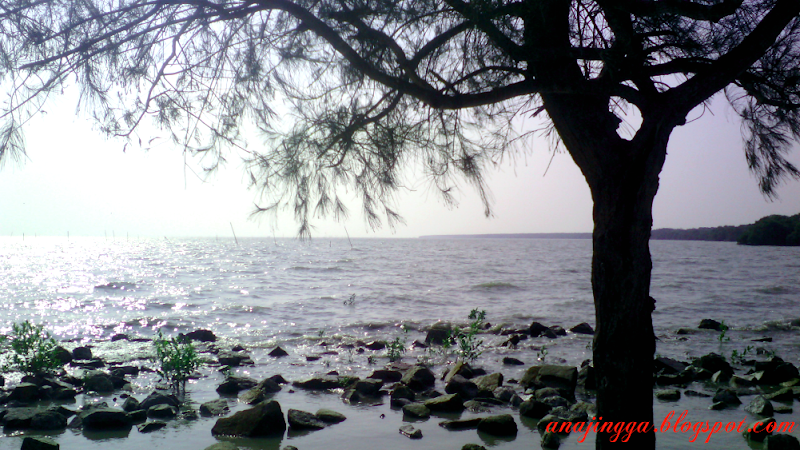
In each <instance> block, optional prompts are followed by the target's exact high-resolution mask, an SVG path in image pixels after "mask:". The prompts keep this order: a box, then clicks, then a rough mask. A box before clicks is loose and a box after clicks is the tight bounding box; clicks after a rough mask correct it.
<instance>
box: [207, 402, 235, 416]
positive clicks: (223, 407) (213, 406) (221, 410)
mask: <svg viewBox="0 0 800 450" xmlns="http://www.w3.org/2000/svg"><path fill="white" fill-rule="evenodd" d="M229 412H230V408H229V407H228V402H226V401H225V400H224V399H221V398H220V399H217V400H211V401H210V402H205V403H203V404H202V405H200V414H201V415H203V416H222V415H225V414H228V413H229Z"/></svg>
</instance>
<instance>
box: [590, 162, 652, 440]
mask: <svg viewBox="0 0 800 450" xmlns="http://www.w3.org/2000/svg"><path fill="white" fill-rule="evenodd" d="M620 175H622V177H621V179H620V178H615V177H610V178H608V179H606V180H604V181H602V182H601V183H596V184H602V185H601V186H592V195H593V197H594V214H593V215H594V232H593V234H592V242H593V255H592V290H593V292H594V303H595V315H596V320H597V322H596V324H597V327H596V330H595V336H594V345H593V353H594V367H595V373H596V376H597V409H598V414H597V417H598V419H599V420H602V422H614V423H617V422H621V421H624V422H626V426H634V425H630V424H631V423H633V422H637V423H641V422H643V421H646V422H649V423H650V424H652V423H653V355H654V353H655V337H654V334H653V322H652V318H651V313H652V310H653V303H652V301H651V300H650V273H651V269H652V262H651V259H650V247H649V240H650V231H651V228H652V223H653V220H652V205H653V198H654V197H655V194H656V191H657V190H658V178H657V175H656V176H655V177H652V176H651V177H644V178H645V179H641V178H642V177H639V176H634V177H630V173H629V174H628V175H629V176H627V177H626V176H624V175H623V174H620ZM631 178H634V180H632V179H631ZM637 180H640V181H637ZM601 417H602V419H600V418H601ZM602 422H601V423H602ZM637 425H638V424H637ZM640 429H641V428H640ZM624 441H625V442H624ZM620 447H622V448H636V449H653V448H655V434H654V433H652V432H649V431H648V432H646V433H639V432H634V433H632V434H630V437H628V433H627V432H623V433H622V434H621V435H617V433H613V432H612V433H599V434H598V436H597V448H598V449H604V450H606V449H610V448H620Z"/></svg>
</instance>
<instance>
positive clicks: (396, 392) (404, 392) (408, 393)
mask: <svg viewBox="0 0 800 450" xmlns="http://www.w3.org/2000/svg"><path fill="white" fill-rule="evenodd" d="M415 399H416V395H415V394H414V391H412V390H411V388H409V387H408V386H404V385H402V384H399V385H397V387H395V388H394V389H393V390H392V394H391V402H390V404H391V405H392V406H398V403H399V400H408V401H410V402H413V401H414V400H415Z"/></svg>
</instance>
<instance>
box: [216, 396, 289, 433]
mask: <svg viewBox="0 0 800 450" xmlns="http://www.w3.org/2000/svg"><path fill="white" fill-rule="evenodd" d="M284 431H286V420H285V419H284V418H283V411H281V405H280V404H278V402H276V401H275V400H270V401H268V402H262V403H259V404H258V405H256V406H254V407H253V408H250V409H246V410H244V411H239V412H237V413H236V414H234V415H233V416H231V417H223V418H221V419H218V420H217V423H215V424H214V427H213V428H212V429H211V434H213V435H214V436H220V435H224V436H236V437H260V436H273V435H282V434H283V432H284Z"/></svg>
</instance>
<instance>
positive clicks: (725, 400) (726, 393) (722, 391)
mask: <svg viewBox="0 0 800 450" xmlns="http://www.w3.org/2000/svg"><path fill="white" fill-rule="evenodd" d="M711 401H713V402H714V403H722V404H724V405H728V406H736V405H741V404H742V401H741V400H739V396H738V395H736V391H735V390H733V389H730V388H719V389H717V392H716V393H715V394H714V397H713V398H712V399H711Z"/></svg>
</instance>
